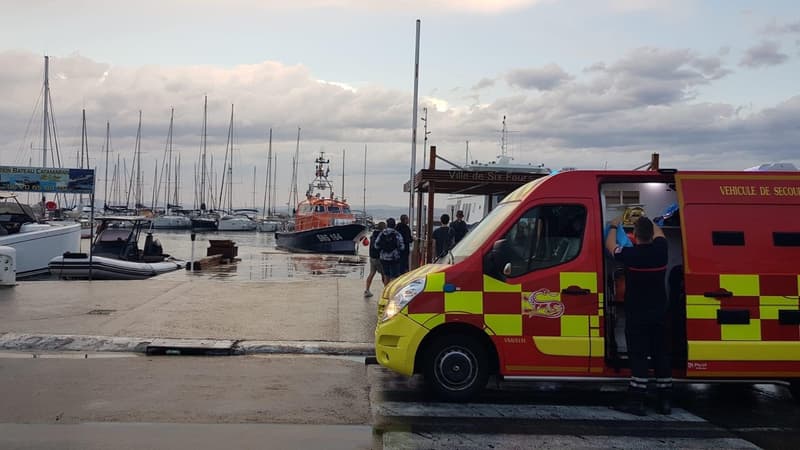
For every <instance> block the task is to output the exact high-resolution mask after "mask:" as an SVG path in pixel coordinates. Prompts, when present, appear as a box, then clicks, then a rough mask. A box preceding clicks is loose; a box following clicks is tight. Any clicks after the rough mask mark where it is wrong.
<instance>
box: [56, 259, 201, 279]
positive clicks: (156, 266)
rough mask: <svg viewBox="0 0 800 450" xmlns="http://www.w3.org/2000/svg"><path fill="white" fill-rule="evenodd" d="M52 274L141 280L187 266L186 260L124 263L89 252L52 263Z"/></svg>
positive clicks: (64, 276) (65, 276) (81, 277)
mask: <svg viewBox="0 0 800 450" xmlns="http://www.w3.org/2000/svg"><path fill="white" fill-rule="evenodd" d="M49 267H50V273H52V274H53V275H56V276H57V277H59V278H78V279H86V278H91V279H93V280H142V279H145V278H150V277H153V276H156V275H160V274H162V273H167V272H172V271H173V270H178V269H182V268H184V267H186V262H185V261H180V260H167V261H160V262H151V263H148V262H138V261H123V260H120V259H115V258H108V257H105V256H92V259H91V261H89V255H87V254H86V253H67V254H64V255H63V256H58V257H55V258H53V259H52V260H50V265H49Z"/></svg>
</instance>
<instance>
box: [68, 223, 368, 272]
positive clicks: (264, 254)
mask: <svg viewBox="0 0 800 450" xmlns="http://www.w3.org/2000/svg"><path fill="white" fill-rule="evenodd" d="M145 236H146V233H144V232H143V233H142V235H141V236H140V242H139V248H142V247H143V245H144V238H145ZM153 237H155V238H156V239H158V240H159V241H160V242H161V246H162V247H163V249H164V253H167V254H169V255H172V256H173V257H175V258H177V259H181V260H185V261H189V259H190V257H191V253H192V241H191V233H190V232H189V231H188V230H155V231H154V232H153ZM209 240H231V241H233V242H234V243H235V245H236V246H237V247H238V256H237V261H235V262H233V263H230V264H220V265H215V266H209V267H207V268H203V269H202V270H200V271H196V272H188V271H186V270H178V271H175V272H170V273H166V274H163V275H160V276H159V277H158V279H162V280H168V279H176V280H182V279H185V278H186V277H201V278H206V279H216V280H230V281H266V280H271V281H275V280H298V279H309V280H311V279H318V278H331V277H333V278H355V279H359V278H364V277H365V276H366V275H367V274H368V273H369V261H368V249H367V247H365V246H363V245H359V246H358V253H359V254H358V255H353V256H350V255H324V254H315V253H290V252H286V251H283V250H279V249H276V248H275V234H274V233H263V232H257V231H239V232H237V231H227V232H226V231H198V232H196V235H195V243H194V245H195V259H196V260H198V259H200V258H203V257H205V256H206V250H207V249H208V247H209ZM81 246H82V248H83V251H88V247H89V240H88V239H83V240H82V242H81Z"/></svg>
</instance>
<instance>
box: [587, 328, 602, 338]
mask: <svg viewBox="0 0 800 450" xmlns="http://www.w3.org/2000/svg"><path fill="white" fill-rule="evenodd" d="M589 336H592V337H597V336H600V329H599V328H593V329H591V330H589Z"/></svg>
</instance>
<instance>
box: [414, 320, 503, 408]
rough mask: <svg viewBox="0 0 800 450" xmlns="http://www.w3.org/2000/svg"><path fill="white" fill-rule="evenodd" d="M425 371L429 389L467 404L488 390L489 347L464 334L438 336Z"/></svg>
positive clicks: (429, 349)
mask: <svg viewBox="0 0 800 450" xmlns="http://www.w3.org/2000/svg"><path fill="white" fill-rule="evenodd" d="M424 364H425V365H424V368H423V372H424V374H425V383H426V387H427V388H428V390H429V391H430V392H431V393H432V394H433V395H435V396H436V397H438V398H440V399H442V400H445V401H449V402H465V401H467V400H469V399H471V398H473V397H475V396H476V395H477V394H478V393H479V392H481V391H482V390H483V388H484V387H486V382H487V381H488V379H489V362H488V357H487V352H486V346H485V345H484V344H483V343H482V342H481V341H480V340H479V339H476V338H475V337H472V336H467V335H463V334H453V335H443V336H439V337H437V338H436V339H435V340H434V341H433V342H432V343H431V344H430V346H429V347H428V349H427V352H426V357H425V363H424Z"/></svg>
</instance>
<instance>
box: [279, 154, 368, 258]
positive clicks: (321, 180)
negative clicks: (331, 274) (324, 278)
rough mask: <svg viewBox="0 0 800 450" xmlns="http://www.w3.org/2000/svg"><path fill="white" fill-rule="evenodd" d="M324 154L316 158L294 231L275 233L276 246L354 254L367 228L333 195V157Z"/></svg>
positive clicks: (346, 205) (300, 204)
mask: <svg viewBox="0 0 800 450" xmlns="http://www.w3.org/2000/svg"><path fill="white" fill-rule="evenodd" d="M324 155H325V153H324V152H320V156H319V157H318V158H317V159H316V161H315V163H316V171H315V173H316V176H315V177H314V180H313V181H312V182H311V183H309V185H308V191H306V199H305V200H303V201H301V202H300V203H299V204H298V205H297V209H296V210H295V216H294V231H293V232H289V233H284V232H276V233H275V242H276V247H278V248H280V249H285V250H289V251H292V252H306V253H336V254H343V255H355V254H356V251H357V246H358V243H359V242H360V239H361V236H362V235H363V234H364V233H365V232H366V229H367V228H366V227H365V226H364V225H362V224H360V223H357V222H356V216H355V214H353V213H352V212H351V211H350V205H348V204H347V202H346V201H345V199H339V198H336V197H335V196H334V194H333V183H332V182H331V181H330V180H329V179H328V173H329V172H330V168H329V167H328V166H329V165H330V160H328V159H325V158H324ZM325 193H328V196H327V197H325Z"/></svg>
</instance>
